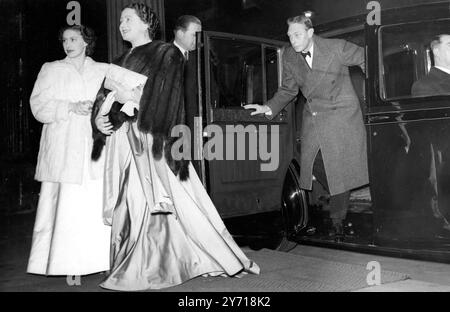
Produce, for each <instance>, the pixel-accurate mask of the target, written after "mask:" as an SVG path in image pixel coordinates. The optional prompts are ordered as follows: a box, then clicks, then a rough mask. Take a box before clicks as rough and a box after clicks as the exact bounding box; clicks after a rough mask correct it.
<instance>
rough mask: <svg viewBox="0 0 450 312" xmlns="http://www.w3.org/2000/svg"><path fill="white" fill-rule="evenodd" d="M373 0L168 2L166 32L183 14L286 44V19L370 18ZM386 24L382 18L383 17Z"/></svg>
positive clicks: (416, 0)
mask: <svg viewBox="0 0 450 312" xmlns="http://www.w3.org/2000/svg"><path fill="white" fill-rule="evenodd" d="M370 1H371V0H226V1H225V0H165V6H166V21H167V29H168V30H169V29H171V27H172V26H173V21H174V20H175V19H176V17H177V16H179V15H182V14H193V15H196V16H198V17H199V18H200V19H201V20H202V21H203V25H204V27H203V28H204V29H205V30H214V31H223V32H230V33H239V34H246V35H253V36H259V37H265V38H273V39H279V40H286V41H287V36H286V31H287V25H286V19H287V18H288V17H291V16H295V15H298V14H300V13H302V12H304V11H306V10H311V11H313V12H315V17H314V22H315V23H316V24H321V23H326V22H330V21H335V20H338V19H344V18H348V17H352V16H356V15H361V14H368V13H369V12H370V11H369V10H367V4H368V3H369V2H370ZM378 2H379V3H380V6H381V9H382V10H387V9H392V8H398V7H405V6H413V5H417V4H426V3H432V2H448V3H449V9H450V1H442V0H441V1H440V0H378ZM381 22H382V23H383V17H382V16H381Z"/></svg>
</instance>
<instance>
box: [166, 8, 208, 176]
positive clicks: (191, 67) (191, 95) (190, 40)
mask: <svg viewBox="0 0 450 312" xmlns="http://www.w3.org/2000/svg"><path fill="white" fill-rule="evenodd" d="M200 31H202V23H201V21H200V20H199V19H198V18H197V17H195V16H192V15H183V16H180V17H179V18H178V19H177V21H176V24H175V27H174V35H175V39H174V41H173V43H174V45H175V46H177V47H178V49H180V51H181V53H182V54H183V55H184V57H185V59H186V63H185V76H184V85H185V92H184V94H185V97H184V103H185V108H186V125H187V126H188V127H189V129H190V130H191V159H192V164H193V166H194V168H195V170H196V171H197V173H198V174H200V171H199V170H200V164H199V161H196V160H194V158H193V153H194V117H195V116H198V113H199V112H198V102H197V67H196V58H197V53H196V51H195V49H196V34H197V32H200Z"/></svg>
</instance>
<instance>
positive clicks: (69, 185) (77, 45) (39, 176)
mask: <svg viewBox="0 0 450 312" xmlns="http://www.w3.org/2000/svg"><path fill="white" fill-rule="evenodd" d="M60 40H61V41H62V46H63V48H64V51H65V53H66V55H67V56H66V58H64V59H62V60H58V61H54V62H50V63H45V64H44V65H43V66H42V69H41V71H40V72H39V75H38V77H37V81H36V83H35V85H34V89H33V92H32V94H31V98H30V105H31V111H32V112H33V115H34V117H35V118H36V119H37V120H38V121H39V122H41V123H43V128H42V136H41V142H40V149H39V155H38V161H37V167H36V176H35V178H36V180H38V181H41V182H42V185H41V192H40V197H39V203H38V208H37V213H36V221H35V225H34V231H33V241H32V248H31V253H30V258H29V261H28V268H27V272H28V273H34V274H43V275H86V274H91V273H96V272H101V271H107V270H109V249H110V247H109V246H110V233H111V232H110V227H109V226H107V225H105V224H104V223H103V219H102V211H103V202H102V198H103V178H102V177H103V166H104V159H103V157H101V158H100V159H99V160H98V161H96V162H92V161H91V159H90V155H91V149H92V128H91V124H90V112H91V108H92V104H93V102H94V100H95V97H96V94H97V91H98V89H99V88H100V86H101V84H102V82H103V79H104V77H105V72H106V70H107V64H105V63H98V62H95V61H94V60H92V58H90V57H89V56H88V55H91V54H92V52H93V47H94V45H95V36H94V33H93V32H92V30H90V29H89V28H87V27H84V26H70V27H66V28H64V29H62V30H61V32H60Z"/></svg>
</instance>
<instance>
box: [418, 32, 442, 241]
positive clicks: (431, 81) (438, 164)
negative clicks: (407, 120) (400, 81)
mask: <svg viewBox="0 0 450 312" xmlns="http://www.w3.org/2000/svg"><path fill="white" fill-rule="evenodd" d="M430 48H431V51H432V52H433V58H434V66H433V67H431V69H430V72H429V73H428V74H427V75H426V76H424V77H422V78H421V79H419V80H417V81H416V82H415V83H414V84H413V86H412V89H411V94H412V95H413V96H433V95H445V94H447V95H448V94H450V35H448V34H441V35H438V36H436V37H435V38H433V40H432V41H431V44H430ZM446 141H447V138H446V137H445V136H444V137H443V136H441V135H435V136H433V138H432V142H431V147H430V159H431V165H430V168H431V169H430V175H429V178H428V179H427V182H429V183H430V184H431V188H430V189H431V191H432V192H433V194H432V196H430V198H433V203H432V205H431V208H432V210H433V211H432V212H433V216H434V217H435V218H436V219H435V220H436V226H437V227H440V228H441V229H443V230H444V231H443V232H438V235H444V236H445V237H447V238H448V237H449V231H450V222H449V221H448V220H447V218H449V216H450V211H449V208H448V204H449V201H450V199H448V198H445V196H443V195H442V194H446V193H447V192H446V190H445V188H446V187H447V186H448V184H449V183H450V181H446V179H445V178H446V177H447V175H446V174H442V172H448V171H447V170H448V168H445V167H446V166H448V165H447V164H446V163H445V161H442V157H439V156H438V155H439V154H445V153H446V151H445V149H446V146H448V144H447V142H446ZM443 188H444V189H443Z"/></svg>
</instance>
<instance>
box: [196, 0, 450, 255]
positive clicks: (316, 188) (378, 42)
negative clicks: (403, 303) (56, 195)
mask: <svg viewBox="0 0 450 312" xmlns="http://www.w3.org/2000/svg"><path fill="white" fill-rule="evenodd" d="M449 13H450V10H449V7H448V2H445V3H443V2H440V3H431V4H425V5H418V6H411V7H405V8H400V9H391V10H386V11H383V12H382V19H383V22H382V25H368V24H367V22H366V16H356V17H353V18H347V19H345V20H340V21H334V22H331V23H327V24H323V25H317V26H316V27H315V31H316V33H318V34H319V35H321V36H323V37H329V38H343V39H346V40H349V41H351V42H354V43H356V44H358V45H360V46H362V47H365V51H366V70H365V73H364V72H363V71H361V70H360V69H359V68H350V75H351V78H352V81H353V85H354V88H355V90H356V92H357V94H358V96H359V99H360V104H361V107H362V111H363V118H364V121H365V125H366V131H367V138H368V140H367V142H368V145H367V150H368V156H369V157H368V161H369V175H370V184H369V185H366V186H364V187H362V188H360V189H357V190H353V191H352V194H351V203H350V208H349V213H348V216H347V219H346V222H345V234H346V237H345V240H344V241H343V242H335V241H334V240H333V239H331V238H330V237H329V236H328V235H327V233H326V230H325V229H326V225H327V219H328V211H327V199H328V198H327V194H326V192H324V190H323V189H322V188H321V186H320V185H319V184H318V183H316V182H315V183H313V190H312V192H306V191H304V190H302V189H300V188H299V172H300V171H299V168H300V161H299V156H300V151H301V143H302V142H301V139H300V128H301V124H300V123H301V113H302V108H303V105H302V104H303V101H304V99H303V98H302V96H301V94H300V95H299V97H298V99H296V100H295V101H293V102H292V103H291V104H290V105H288V106H287V107H286V109H285V110H284V111H282V112H281V113H280V114H279V115H278V116H276V118H274V119H272V120H269V119H267V118H265V117H264V116H250V112H249V111H247V110H245V109H244V108H243V107H242V106H243V105H245V104H247V103H259V104H261V103H264V102H265V101H266V100H268V99H270V97H272V95H273V94H274V93H275V92H276V90H277V88H278V87H279V86H280V84H281V68H282V66H281V64H282V57H283V49H284V47H285V46H287V45H288V44H289V43H288V42H284V41H275V40H269V39H263V38H256V37H249V36H242V35H234V34H226V33H218V32H208V31H205V32H203V33H201V34H200V35H199V36H198V38H197V40H198V45H197V85H198V112H197V114H196V116H197V117H199V118H198V119H197V127H196V128H195V130H194V131H195V132H196V137H197V140H198V142H197V143H198V144H196V145H195V147H196V153H197V154H198V155H206V154H207V153H211V152H212V150H211V149H210V148H209V147H210V146H209V147H208V142H210V143H211V140H214V139H215V138H216V139H217V133H216V134H212V133H211V131H208V126H211V125H214V126H215V127H216V129H217V127H218V128H220V129H221V135H223V136H224V137H226V139H223V140H221V141H220V140H219V141H216V142H215V143H217V142H219V143H218V144H222V147H223V153H222V154H223V155H228V156H230V157H222V158H223V159H221V157H220V156H219V157H216V158H214V157H199V158H201V159H200V160H197V161H196V162H197V168H198V171H199V176H200V177H201V179H202V181H203V183H204V185H205V187H207V189H208V191H209V193H210V195H211V198H212V199H213V201H214V203H215V205H216V206H217V208H218V210H219V212H220V214H221V216H222V217H223V218H224V219H225V222H226V224H227V226H228V227H229V229H230V231H231V233H232V234H233V235H234V236H235V237H236V238H237V239H243V240H248V241H249V242H250V245H251V246H253V247H255V248H262V247H269V248H278V249H283V250H287V249H289V248H291V247H292V246H294V245H295V244H296V243H301V244H315V245H320V246H326V247H330V248H343V249H349V250H358V251H363V252H373V253H382V254H389V255H394V256H399V257H413V258H420V259H430V260H435V261H449V260H450V140H449V137H450V94H430V95H427V96H421V97H414V96H412V95H411V87H412V85H413V83H414V82H415V81H417V80H418V79H420V78H421V77H423V76H424V75H426V74H427V73H428V71H429V70H430V68H431V66H433V64H434V63H433V54H432V52H431V50H430V42H431V40H432V38H433V37H434V36H435V35H438V34H445V33H449V32H450V18H449V17H450V14H449ZM263 132H264V133H263ZM263 134H264V135H263ZM271 134H275V135H276V136H277V137H278V142H275V144H274V142H273V141H271ZM255 139H256V140H257V142H259V144H254V142H255ZM227 140H228V141H227ZM220 142H222V143H220ZM271 145H272V146H271ZM215 148H217V144H216V147H215ZM263 148H266V150H263ZM239 149H244V150H239ZM255 149H256V152H255ZM276 150H278V152H279V154H278V156H279V159H278V166H277V168H276V170H272V171H262V170H260V169H261V164H264V163H267V162H268V159H267V157H266V158H264V157H261V155H264V152H265V153H266V154H267V152H268V151H270V152H274V151H276ZM252 153H253V155H257V159H255V158H251V157H249V156H250V155H252ZM243 155H245V157H244V156H243ZM231 156H233V157H231ZM266 156H267V155H266ZM272 156H273V157H275V156H274V154H273V155H272ZM272 160H273V159H272Z"/></svg>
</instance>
